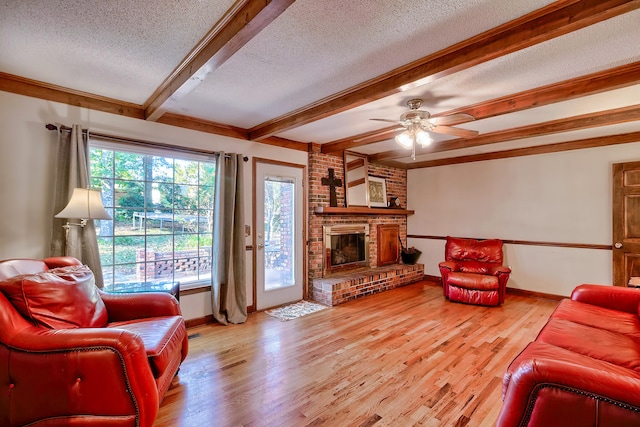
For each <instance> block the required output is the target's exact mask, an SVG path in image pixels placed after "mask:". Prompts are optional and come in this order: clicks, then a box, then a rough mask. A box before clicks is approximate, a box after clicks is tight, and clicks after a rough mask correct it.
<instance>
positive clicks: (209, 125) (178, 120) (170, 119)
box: [158, 113, 309, 151]
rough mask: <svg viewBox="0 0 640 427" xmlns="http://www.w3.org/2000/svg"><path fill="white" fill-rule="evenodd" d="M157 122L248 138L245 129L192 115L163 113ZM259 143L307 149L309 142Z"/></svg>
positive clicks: (268, 140) (275, 141) (271, 140)
mask: <svg viewBox="0 0 640 427" xmlns="http://www.w3.org/2000/svg"><path fill="white" fill-rule="evenodd" d="M158 123H163V124H166V125H171V126H177V127H181V128H184V129H191V130H197V131H199V132H206V133H213V134H216V135H222V136H228V137H230V138H237V139H244V140H249V131H248V130H247V129H243V128H239V127H235V126H229V125H225V124H221V123H216V122H211V121H208V120H202V119H197V118H194V117H189V116H182V115H180V114H173V113H165V114H164V115H163V116H162V117H160V118H159V119H158ZM260 143H262V144H267V145H272V146H275V147H283V148H289V149H291V150H298V151H308V150H309V144H307V143H306V142H298V141H293V140H291V139H285V138H277V137H271V138H267V139H265V140H263V141H260Z"/></svg>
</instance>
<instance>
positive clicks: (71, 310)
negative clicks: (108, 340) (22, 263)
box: [0, 265, 107, 329]
mask: <svg viewBox="0 0 640 427" xmlns="http://www.w3.org/2000/svg"><path fill="white" fill-rule="evenodd" d="M0 292H2V293H3V294H4V295H5V296H6V297H7V299H8V300H9V302H11V304H12V305H13V306H14V307H15V308H16V310H18V312H19V313H20V314H21V315H22V316H23V317H24V318H25V319H28V320H31V321H32V322H34V323H36V324H39V325H42V326H45V327H47V328H51V329H73V328H100V327H103V326H104V325H106V323H107V310H106V308H105V306H104V303H103V302H102V299H101V298H100V295H99V293H98V290H97V288H96V286H95V279H94V277H93V273H92V272H91V270H90V269H89V267H87V266H85V265H80V266H72V267H61V268H55V269H52V270H49V271H42V272H40V273H37V274H22V275H18V276H14V277H11V278H9V279H4V280H2V281H0Z"/></svg>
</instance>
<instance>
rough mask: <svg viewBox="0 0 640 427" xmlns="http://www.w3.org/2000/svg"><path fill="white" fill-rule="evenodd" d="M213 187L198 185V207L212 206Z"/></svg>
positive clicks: (207, 207)
mask: <svg viewBox="0 0 640 427" xmlns="http://www.w3.org/2000/svg"><path fill="white" fill-rule="evenodd" d="M213 194H214V188H213V187H200V189H199V190H198V207H199V208H200V209H211V208H213Z"/></svg>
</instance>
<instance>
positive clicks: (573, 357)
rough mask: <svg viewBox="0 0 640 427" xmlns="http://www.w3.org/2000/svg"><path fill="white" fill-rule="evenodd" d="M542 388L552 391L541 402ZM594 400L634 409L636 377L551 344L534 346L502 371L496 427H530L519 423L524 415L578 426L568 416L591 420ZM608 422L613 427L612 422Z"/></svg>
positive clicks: (638, 392)
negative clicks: (578, 416) (582, 416)
mask: <svg viewBox="0 0 640 427" xmlns="http://www.w3.org/2000/svg"><path fill="white" fill-rule="evenodd" d="M544 389H547V390H552V391H551V394H552V395H553V398H549V396H548V395H547V396H546V397H544V396H543V394H544V392H543V390H544ZM599 397H602V398H604V399H603V400H605V401H607V402H611V401H615V402H620V403H621V406H624V405H631V406H633V407H635V408H639V407H640V374H638V373H637V372H635V371H634V370H631V369H627V368H624V367H621V366H617V365H614V364H611V363H607V362H604V361H601V360H597V359H593V358H591V357H589V356H585V355H581V354H578V353H574V352H571V351H569V350H566V349H563V348H560V347H555V346H553V345H551V344H547V343H542V342H533V343H531V344H529V346H527V348H526V349H525V350H524V351H523V352H522V353H521V354H520V355H519V356H518V357H516V359H514V361H513V362H512V363H511V365H510V366H509V368H508V369H507V373H506V374H505V376H504V384H503V400H504V402H503V406H502V410H501V411H500V415H499V417H498V422H497V424H496V426H497V427H507V426H520V425H531V424H526V423H524V422H523V419H524V418H525V417H527V416H528V415H532V417H534V418H536V419H537V420H538V422H539V423H540V422H541V421H540V420H544V419H545V418H546V419H547V420H548V417H554V418H552V419H555V421H560V422H564V424H566V425H578V424H581V421H580V420H576V419H573V418H571V417H573V416H576V414H584V416H585V417H589V416H593V415H592V414H593V411H589V410H588V405H592V404H593V401H592V399H593V398H599ZM583 405H584V406H583ZM558 408H563V409H562V411H558ZM629 412H633V409H632V410H631V411H629ZM557 417H564V418H557ZM611 421H612V424H611V425H615V420H611ZM582 423H584V421H582ZM538 425H541V424H538ZM581 425H582V424H581Z"/></svg>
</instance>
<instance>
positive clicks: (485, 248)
mask: <svg viewBox="0 0 640 427" xmlns="http://www.w3.org/2000/svg"><path fill="white" fill-rule="evenodd" d="M444 252H445V261H444V262H441V263H440V264H439V265H438V266H439V268H440V275H441V277H442V292H443V293H444V296H445V298H448V299H449V300H450V301H457V302H463V303H467V304H478V305H488V306H496V305H500V304H502V303H504V295H505V292H506V288H507V281H508V280H509V275H510V274H511V269H510V268H509V267H505V266H503V265H502V261H503V254H502V241H501V240H499V239H488V240H476V239H461V238H456V237H447V243H446V244H445V249H444Z"/></svg>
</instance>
